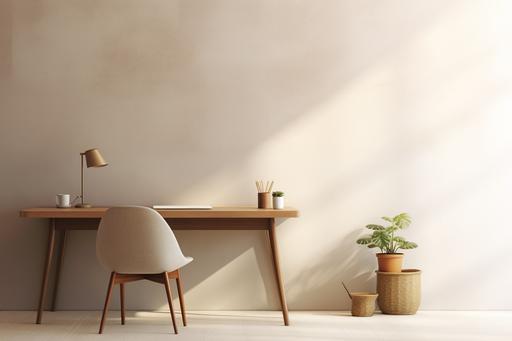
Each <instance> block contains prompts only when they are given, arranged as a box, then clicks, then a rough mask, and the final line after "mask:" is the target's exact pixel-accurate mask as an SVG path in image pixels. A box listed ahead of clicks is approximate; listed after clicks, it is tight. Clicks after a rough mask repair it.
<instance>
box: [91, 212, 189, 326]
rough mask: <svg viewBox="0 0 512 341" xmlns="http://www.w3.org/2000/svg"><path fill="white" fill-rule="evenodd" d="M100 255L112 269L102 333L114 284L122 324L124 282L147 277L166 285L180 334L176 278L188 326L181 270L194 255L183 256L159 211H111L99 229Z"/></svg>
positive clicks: (97, 243) (168, 298)
mask: <svg viewBox="0 0 512 341" xmlns="http://www.w3.org/2000/svg"><path fill="white" fill-rule="evenodd" d="M96 254H97V256H98V259H99V260H100V262H101V263H102V264H103V265H104V266H105V267H106V268H107V269H108V270H109V271H111V275H110V282H109V285H108V290H107V297H106V298H105V306H104V308H103V314H102V317H101V323H100V330H99V333H100V334H101V333H102V332H103V325H104V323H105V316H106V313H107V309H108V304H109V301H110V296H111V294H112V288H113V287H114V285H115V284H119V289H120V294H121V323H122V324H124V322H125V312H124V284H125V283H127V282H132V281H138V280H143V279H147V280H150V281H153V282H157V283H161V284H164V286H165V291H166V293H167V300H168V302H169V309H170V310H171V317H172V324H173V327H174V333H175V334H177V333H178V328H177V327H176V318H175V316H174V310H173V307H172V296H171V288H170V286H169V278H175V279H176V285H177V287H178V295H179V300H180V306H181V316H182V319H183V325H185V326H186V325H187V322H186V316H185V306H184V302H183V292H182V288H181V281H180V273H179V269H180V268H181V267H183V266H185V265H187V264H188V263H190V262H191V261H192V258H191V257H185V256H183V253H182V252H181V249H180V246H179V245H178V242H177V241H176V237H174V233H173V232H172V230H171V229H170V228H169V225H168V224H167V223H166V221H165V220H164V218H162V216H161V215H160V214H159V213H158V212H156V211H155V210H153V209H151V208H147V207H139V206H127V207H113V208H110V209H109V210H107V212H106V213H105V216H104V217H103V218H102V219H101V223H100V226H99V229H98V236H97V239H96Z"/></svg>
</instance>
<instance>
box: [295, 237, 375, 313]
mask: <svg viewBox="0 0 512 341" xmlns="http://www.w3.org/2000/svg"><path fill="white" fill-rule="evenodd" d="M360 236H361V229H357V230H354V231H353V232H350V233H349V234H347V235H346V236H345V238H343V239H342V240H340V242H339V244H338V245H337V247H335V248H333V249H332V250H330V251H328V252H325V253H323V254H322V255H319V256H318V259H320V260H321V261H319V262H316V261H313V262H312V263H313V264H308V265H305V266H304V270H303V271H302V272H301V273H300V274H299V275H298V276H296V277H293V278H291V279H290V280H289V281H288V282H289V284H288V287H287V295H288V299H289V302H291V303H290V309H296V310H307V309H310V308H309V307H311V306H318V307H326V308H325V309H334V307H336V306H338V307H339V306H340V305H341V306H342V307H350V305H351V303H350V298H349V297H348V296H347V294H346V292H345V290H344V289H343V287H342V284H341V281H344V282H345V284H346V285H347V286H348V288H349V289H350V290H351V291H375V289H376V283H375V273H374V271H375V269H376V259H375V256H374V252H369V251H368V250H367V249H366V248H363V247H361V246H359V245H356V243H355V241H356V239H357V238H359V237H360ZM349 250H353V251H349ZM319 299H320V300H321V301H318V300H319Z"/></svg>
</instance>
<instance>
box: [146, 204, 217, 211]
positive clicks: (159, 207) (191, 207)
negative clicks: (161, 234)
mask: <svg viewBox="0 0 512 341" xmlns="http://www.w3.org/2000/svg"><path fill="white" fill-rule="evenodd" d="M153 209H155V210H211V209H212V206H211V205H153Z"/></svg>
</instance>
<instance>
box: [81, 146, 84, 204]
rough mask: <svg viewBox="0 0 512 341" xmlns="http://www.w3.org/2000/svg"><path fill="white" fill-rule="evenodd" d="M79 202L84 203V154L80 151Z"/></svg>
mask: <svg viewBox="0 0 512 341" xmlns="http://www.w3.org/2000/svg"><path fill="white" fill-rule="evenodd" d="M80 166H81V167H80V203H81V204H82V206H83V205H84V154H83V153H80Z"/></svg>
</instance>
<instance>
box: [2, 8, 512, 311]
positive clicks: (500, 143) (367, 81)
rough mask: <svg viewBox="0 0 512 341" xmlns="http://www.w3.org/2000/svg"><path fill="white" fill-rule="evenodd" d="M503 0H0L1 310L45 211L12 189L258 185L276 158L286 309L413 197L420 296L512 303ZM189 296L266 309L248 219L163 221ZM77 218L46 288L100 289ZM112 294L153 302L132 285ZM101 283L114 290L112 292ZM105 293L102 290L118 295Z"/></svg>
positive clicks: (101, 197)
mask: <svg viewBox="0 0 512 341" xmlns="http://www.w3.org/2000/svg"><path fill="white" fill-rule="evenodd" d="M511 10H512V8H511V5H510V2H507V1H426V0H425V1H408V0H403V1H313V0H311V1H288V0H286V1H284V0H283V1H276V0H267V1H261V0H248V1H237V0H232V1H228V0H219V1H190V0H183V1H168V0H161V1H157V0H149V1H142V0H141V1H128V0H118V1H113V0H102V1H99V0H98V1H90V0H81V1H78V0H77V1H65V0H62V1H57V0H55V1H49V0H48V1H23V0H19V1H6V0H0V57H1V58H0V77H1V78H0V90H1V92H0V115H1V116H0V160H1V163H0V167H1V176H0V183H1V185H0V229H1V230H0V253H1V255H0V266H1V270H2V276H0V309H31V308H34V307H35V303H36V301H37V295H38V289H39V281H40V277H41V271H42V265H43V255H44V252H45V239H46V233H47V232H46V228H45V224H44V222H42V221H40V222H38V221H29V220H23V219H20V218H18V217H17V211H18V210H19V209H20V208H23V207H30V206H51V205H52V204H53V200H54V195H55V194H56V193H65V192H67V193H75V194H76V193H77V192H78V190H79V156H78V153H79V152H80V151H83V150H85V149H87V148H90V147H98V148H100V149H101V150H102V152H103V153H104V156H105V158H107V160H108V161H109V162H110V165H109V166H108V167H107V168H104V169H98V170H96V169H90V170H87V173H86V181H87V195H88V199H89V200H90V201H91V202H93V203H95V204H97V205H113V204H146V205H151V204H154V203H211V204H213V205H230V204H234V205H237V204H254V195H255V193H254V184H253V181H254V180H255V179H256V178H262V179H274V180H275V181H276V182H277V188H278V189H281V190H283V191H285V192H286V194H287V202H288V204H290V205H293V206H296V207H298V208H300V209H301V210H302V217H301V218H300V219H298V220H290V221H286V222H282V223H281V225H280V227H279V231H278V236H279V242H280V245H281V249H282V267H283V273H284V278H285V286H286V289H287V294H288V299H289V305H290V308H291V309H340V308H343V309H346V308H348V306H349V301H348V299H347V298H346V297H345V295H344V294H343V292H342V290H341V289H340V280H342V279H343V280H345V281H347V282H348V283H349V285H350V286H351V287H352V288H354V289H360V290H367V289H371V288H373V287H374V281H375V279H374V276H373V273H372V271H373V269H374V267H375V259H374V255H373V254H372V253H371V252H370V251H368V250H366V249H362V248H360V247H358V246H356V245H355V244H354V240H355V239H356V238H357V237H358V236H359V235H360V234H361V233H362V229H361V227H362V226H363V225H364V224H366V223H370V222H376V221H377V220H378V218H379V217H380V216H381V215H385V214H388V215H389V214H394V213H398V212H401V211H407V212H409V213H410V214H411V215H412V217H413V218H414V224H413V226H412V227H411V229H410V230H408V231H407V232H406V233H405V235H406V236H407V237H409V238H410V239H412V240H414V241H417V242H418V243H419V244H420V248H419V249H417V250H415V251H411V252H408V253H407V256H406V257H407V258H406V266H408V267H418V268H421V269H423V270H424V277H423V284H424V286H423V308H425V309H512V295H510V294H507V290H508V288H510V287H511V286H512V275H511V272H510V271H509V270H510V268H511V266H512V257H511V255H510V251H509V247H508V246H509V244H510V242H509V241H510V240H511V238H512V232H511V231H512V229H511V228H510V227H509V226H508V225H510V223H509V220H510V219H509V217H510V215H509V211H510V192H511V186H512V177H511V176H510V174H511V166H512V161H511V156H510V155H511V152H512V134H510V130H511V128H512V110H511V109H512V103H511V102H510V98H511V94H512V88H511V85H512V82H511V80H512V73H511V71H512V68H511V67H510V60H512V59H511V57H512V51H511V47H510V46H511V45H510V33H511V32H512V20H511V14H510V13H512V12H511ZM177 235H178V238H179V241H180V243H181V244H182V247H183V249H184V251H185V253H186V254H188V255H191V256H194V257H195V259H196V261H195V262H194V263H193V264H192V265H190V266H189V267H187V268H186V269H185V271H184V276H185V283H186V299H187V301H188V304H189V307H190V309H268V308H276V307H277V296H276V294H275V286H274V284H273V278H272V272H271V268H270V263H269V259H268V251H269V250H268V248H269V246H268V245H267V241H266V239H265V235H264V234H262V233H260V232H250V233H245V232H183V231H181V232H179V233H177ZM94 238H95V234H94V232H80V231H77V232H73V233H72V234H71V235H70V238H69V240H68V242H69V244H68V250H67V254H66V260H65V263H64V268H63V277H62V291H61V296H60V299H59V307H60V308H62V309H97V308H99V307H100V305H101V301H102V299H103V295H104V292H105V286H106V284H107V279H108V274H107V273H106V271H105V270H103V269H102V268H101V267H100V265H99V264H98V263H97V262H96V260H95V250H94ZM127 290H128V291H127V293H128V307H129V308H133V309H135V308H137V309H142V308H146V309H156V308H160V307H163V306H165V298H164V293H163V291H162V289H161V288H158V287H157V286H155V285H153V284H149V283H139V284H133V285H130V286H129V287H128V289H127ZM116 299H117V297H116ZM116 304H117V302H116Z"/></svg>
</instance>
